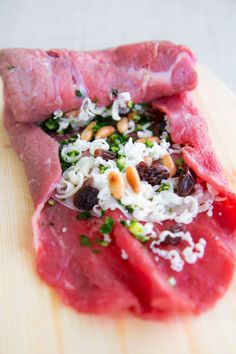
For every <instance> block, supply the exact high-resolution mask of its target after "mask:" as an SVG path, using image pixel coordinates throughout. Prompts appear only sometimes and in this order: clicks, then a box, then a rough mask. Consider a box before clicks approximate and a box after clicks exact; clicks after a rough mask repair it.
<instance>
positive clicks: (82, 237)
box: [80, 234, 92, 247]
mask: <svg viewBox="0 0 236 354" xmlns="http://www.w3.org/2000/svg"><path fill="white" fill-rule="evenodd" d="M80 246H83V247H92V243H91V241H90V239H89V238H88V237H87V236H85V235H83V234H81V235H80Z"/></svg>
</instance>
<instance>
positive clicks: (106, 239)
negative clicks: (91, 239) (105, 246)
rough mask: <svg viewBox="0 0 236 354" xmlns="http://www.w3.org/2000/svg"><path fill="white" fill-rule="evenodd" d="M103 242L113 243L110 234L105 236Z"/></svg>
mask: <svg viewBox="0 0 236 354" xmlns="http://www.w3.org/2000/svg"><path fill="white" fill-rule="evenodd" d="M103 241H105V242H107V243H111V238H110V236H109V234H103Z"/></svg>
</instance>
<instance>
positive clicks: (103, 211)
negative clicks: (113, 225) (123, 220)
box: [101, 209, 106, 218]
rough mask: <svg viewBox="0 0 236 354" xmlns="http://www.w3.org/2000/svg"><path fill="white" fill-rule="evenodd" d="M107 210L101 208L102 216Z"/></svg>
mask: <svg viewBox="0 0 236 354" xmlns="http://www.w3.org/2000/svg"><path fill="white" fill-rule="evenodd" d="M105 212H106V210H103V209H102V210H101V218H102V217H103V216H104V214H105Z"/></svg>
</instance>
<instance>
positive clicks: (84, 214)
mask: <svg viewBox="0 0 236 354" xmlns="http://www.w3.org/2000/svg"><path fill="white" fill-rule="evenodd" d="M91 216H92V215H91V213H90V211H82V212H81V213H79V214H78V215H77V216H76V219H77V220H83V219H89V218H91Z"/></svg>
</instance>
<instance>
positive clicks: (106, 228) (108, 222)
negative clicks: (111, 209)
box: [100, 216, 115, 234]
mask: <svg viewBox="0 0 236 354" xmlns="http://www.w3.org/2000/svg"><path fill="white" fill-rule="evenodd" d="M114 223H115V222H114V220H113V219H112V218H111V217H110V216H107V217H106V218H105V220H104V224H102V226H101V227H100V232H101V233H102V234H109V233H110V232H111V231H112V229H113V225H114Z"/></svg>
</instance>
